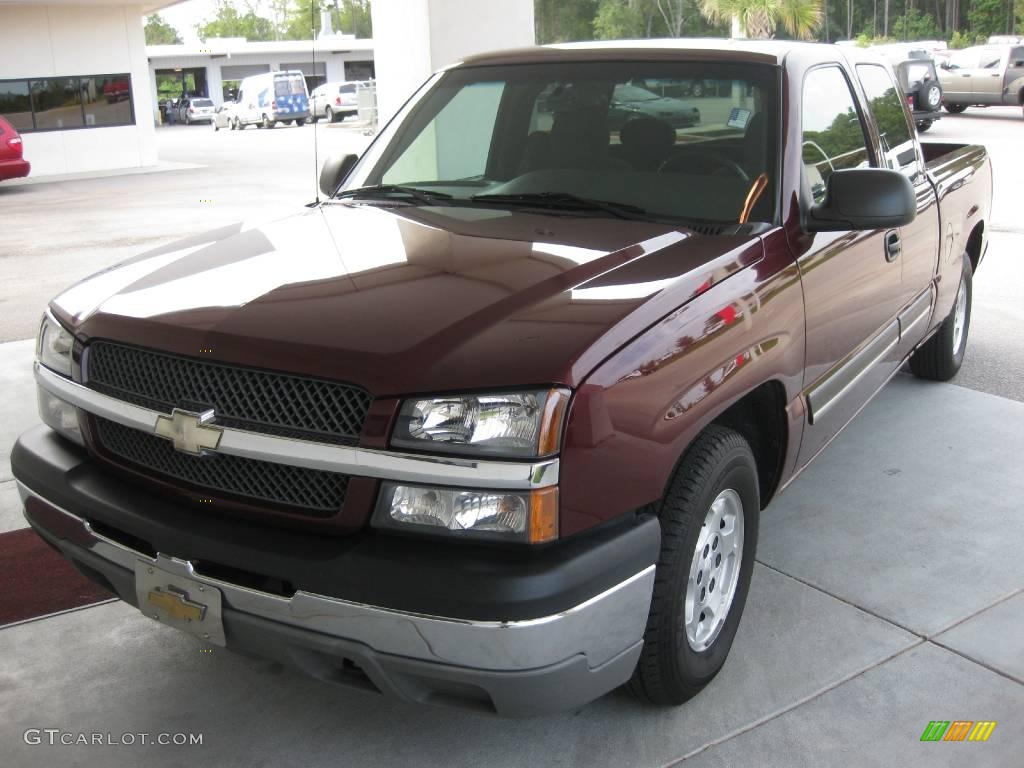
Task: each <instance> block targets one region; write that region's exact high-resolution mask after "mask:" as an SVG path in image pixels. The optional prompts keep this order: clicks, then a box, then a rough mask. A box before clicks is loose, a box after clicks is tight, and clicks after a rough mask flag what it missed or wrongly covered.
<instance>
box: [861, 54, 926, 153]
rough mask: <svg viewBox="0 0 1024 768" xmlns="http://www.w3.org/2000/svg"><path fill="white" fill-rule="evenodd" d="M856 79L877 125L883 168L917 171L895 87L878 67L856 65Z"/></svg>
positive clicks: (906, 124) (898, 95) (904, 116)
mask: <svg viewBox="0 0 1024 768" xmlns="http://www.w3.org/2000/svg"><path fill="white" fill-rule="evenodd" d="M857 75H858V76H859V77H860V82H861V85H863V86H864V93H865V95H867V97H868V108H869V109H870V110H871V114H872V116H874V118H875V123H876V124H877V125H878V134H879V137H880V138H881V140H882V153H883V156H884V157H883V159H884V162H885V164H886V165H887V166H888V167H889V168H892V169H893V170H894V171H908V172H914V171H916V170H917V149H916V147H915V146H914V138H913V132H912V131H911V128H910V123H909V122H908V121H907V113H906V110H904V109H903V100H902V99H901V98H900V94H899V92H898V91H897V90H896V83H895V82H894V81H893V79H892V77H891V76H890V75H889V72H888V71H887V70H886V68H885V67H883V66H881V65H879V64H861V65H858V67H857Z"/></svg>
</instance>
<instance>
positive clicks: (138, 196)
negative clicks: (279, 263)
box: [0, 110, 1024, 768]
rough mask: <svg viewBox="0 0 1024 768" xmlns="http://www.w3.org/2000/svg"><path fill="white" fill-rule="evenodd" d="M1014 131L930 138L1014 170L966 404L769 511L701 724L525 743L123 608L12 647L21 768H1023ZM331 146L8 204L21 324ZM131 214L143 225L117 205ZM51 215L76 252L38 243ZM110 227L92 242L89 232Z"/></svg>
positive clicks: (577, 722)
mask: <svg viewBox="0 0 1024 768" xmlns="http://www.w3.org/2000/svg"><path fill="white" fill-rule="evenodd" d="M1005 112H1006V115H1004V114H1003V111H1001V110H987V111H985V112H978V115H979V116H978V117H975V116H973V115H972V114H971V111H968V113H967V114H966V116H962V117H957V118H949V119H946V120H943V121H942V122H940V123H939V124H937V125H936V126H935V128H933V132H934V136H935V138H936V139H941V138H960V137H966V138H968V139H970V140H979V137H981V138H985V139H986V140H988V141H989V143H990V145H991V148H992V151H993V153H994V155H995V156H996V159H997V162H996V184H997V189H996V194H997V196H998V197H997V209H996V215H995V221H994V225H995V229H996V232H995V233H994V235H993V238H992V247H991V249H990V252H989V254H988V256H987V257H986V261H985V263H984V265H983V268H982V269H981V270H980V272H979V274H978V277H977V279H976V282H975V302H976V304H975V316H974V324H973V327H972V332H971V347H970V350H969V352H968V356H967V360H966V362H965V365H964V369H963V371H962V372H961V374H960V376H959V377H958V379H957V383H958V384H960V385H961V386H958V385H957V384H926V383H922V382H919V381H916V380H915V379H913V378H911V377H909V376H907V375H900V376H897V378H896V379H895V380H894V381H893V383H892V384H891V385H890V386H889V387H888V388H887V389H886V390H885V391H884V392H883V393H882V394H881V395H880V396H879V398H878V399H877V400H876V401H875V402H874V403H873V404H872V405H871V406H870V407H868V408H867V409H866V410H865V411H864V412H863V413H862V414H861V416H859V417H858V419H857V420H856V421H855V422H854V423H853V424H852V425H851V426H850V428H849V429H848V430H847V431H846V433H845V434H844V435H843V436H842V437H841V438H840V439H838V440H837V441H836V442H835V443H834V444H833V445H832V446H831V447H830V448H829V449H828V450H827V451H826V452H825V453H824V454H823V455H822V456H821V457H820V458H819V459H818V460H817V462H816V463H815V464H814V465H813V466H812V467H811V468H810V469H809V470H808V471H807V472H805V473H804V475H803V476H801V477H800V478H799V479H798V480H797V481H796V482H795V483H794V484H793V486H792V487H791V488H790V489H789V490H788V491H787V492H786V493H785V494H783V495H782V496H781V497H780V498H778V499H777V500H776V501H775V502H774V503H773V504H772V506H771V507H770V508H769V509H768V510H766V512H765V514H764V516H763V520H762V526H761V541H760V549H759V558H758V560H759V564H758V565H757V567H756V570H755V572H754V577H753V582H752V586H751V591H750V596H749V599H748V606H747V612H746V614H745V616H744V618H743V621H742V623H741V625H740V629H739V633H738V635H737V639H736V644H735V646H734V648H733V652H732V654H731V656H730V659H729V661H728V662H727V664H726V666H725V668H724V670H723V672H722V673H721V675H720V676H719V677H718V678H717V679H716V680H715V681H714V682H713V683H712V684H711V686H709V688H708V689H707V690H705V691H704V692H703V693H702V694H701V695H700V696H698V697H697V698H696V699H694V700H693V701H691V702H690V703H689V704H687V705H685V706H683V707H680V708H676V709H656V708H652V707H648V706H643V705H640V704H638V703H637V702H635V701H633V700H632V699H631V698H630V697H629V696H628V695H626V694H625V693H623V692H621V691H617V692H614V693H612V694H611V695H609V696H606V697H605V698H603V699H602V700H599V701H597V702H595V703H593V704H591V705H590V706H588V707H586V708H584V709H583V710H582V711H580V712H576V713H569V714H566V715H562V716H559V717H553V718H547V719H537V720H526V721H505V720H497V719H492V718H484V717H480V716H476V715H472V714H465V713H462V712H455V711H449V710H444V709H435V708H426V707H416V706H410V705H406V704H403V703H400V702H394V701H390V700H387V699H383V698H379V697H376V696H373V695H371V694H365V693H361V692H354V691H348V690H344V689H337V688H332V687H329V686H326V685H324V684H321V683H319V682H316V681H313V680H309V679H305V678H303V677H300V676H297V675H294V674H292V673H291V672H289V671H287V670H284V669H282V668H281V667H280V666H278V665H276V664H273V663H269V662H265V661H259V660H250V659H247V658H242V657H239V656H235V655H233V654H229V653H225V652H222V651H220V650H214V651H213V652H212V653H207V652H204V650H203V649H201V648H200V647H199V645H198V644H197V643H196V642H194V641H193V640H192V639H190V638H188V637H186V636H183V635H180V634H177V633H175V632H173V631H171V630H167V629H166V628H164V627H162V626H160V625H158V624H156V623H155V622H152V621H150V620H148V619H145V618H143V617H142V616H141V614H139V613H137V612H136V611H135V610H133V609H131V608H129V607H128V606H125V605H123V604H120V603H108V604H103V605H99V606H94V607H91V608H86V609H82V610H78V611H74V612H71V613H66V614H63V615H59V616H54V617H49V618H44V619H39V620H35V621H32V622H29V623H25V624H21V625H16V626H9V627H6V628H3V629H0V687H2V690H3V692H4V693H3V697H2V698H0V745H2V749H3V754H4V764H5V765H11V766H28V765H48V766H61V765H75V764H85V765H93V764H95V765H139V764H145V765H153V766H164V765H168V766H170V765H180V764H183V763H186V762H196V763H202V764H207V765H217V766H221V765H223V766H234V765H237V766H253V765H274V766H278V765H296V766H317V765H324V766H326V765H346V766H348V765H352V766H409V765H414V766H446V767H447V766H481V765H487V766H495V767H498V766H519V765H531V766H546V765H560V766H561V765H572V766H581V767H586V768H596V767H598V766H667V765H674V764H676V763H678V762H680V761H683V760H685V761H686V764H687V765H690V764H691V763H692V764H693V765H696V766H704V765H715V766H719V765H721V766H736V765H751V766H799V765H807V766H828V765H834V766H848V765H858V766H859V765H915V766H916V765H920V766H934V765H940V766H941V765H951V766H952V765H963V764H967V763H969V764H971V765H975V766H1011V765H1021V764H1022V758H1021V755H1024V727H1022V724H1024V661H1022V660H1024V558H1022V557H1021V553H1022V552H1024V515H1022V511H1021V504H1020V499H1021V498H1022V497H1024V473H1021V471H1020V463H1021V462H1020V456H1022V455H1024V402H1019V401H1024V395H1022V385H1021V373H1022V371H1024V356H1022V355H1021V344H1022V342H1021V340H1020V338H1019V337H1018V336H1017V334H1018V333H1019V329H1020V328H1021V327H1022V325H1021V321H1022V320H1024V318H1022V317H1021V314H1020V313H1021V310H1020V309H1019V306H1020V305H1019V299H1016V295H1017V294H1018V292H1019V288H1018V286H1019V285H1021V279H1020V278H1021V276H1022V272H1021V270H1022V268H1021V260H1020V258H1019V254H1020V253H1021V252H1022V250H1024V248H1022V246H1024V236H1022V235H1024V229H1022V228H1021V225H1019V224H1017V223H1016V222H1015V221H1014V218H1013V205H1014V204H1015V201H1016V200H1017V199H1018V198H1019V195H1018V194H1017V191H1016V190H1015V189H1014V181H1013V180H1014V179H1015V178H1016V179H1019V178H1020V177H1021V176H1020V173H1019V170H1020V169H1021V168H1020V164H1021V162H1022V161H1021V159H1020V158H1019V156H1018V155H1017V154H1015V153H1016V146H1015V145H1016V143H1017V142H1018V138H1017V137H1019V132H1020V130H1021V125H1020V117H1019V111H1016V110H1013V111H1012V118H1011V117H1010V112H1011V111H1010V110H1006V111H1005ZM334 130H335V129H328V130H327V131H324V133H325V134H326V135H328V136H329V137H331V138H332V139H334V140H336V141H337V143H338V144H341V143H342V142H352V143H355V142H357V141H359V140H360V138H359V137H358V135H352V134H351V133H341V132H339V133H338V135H337V137H335V136H334V133H333V132H334ZM311 135H312V133H311V131H309V130H305V133H303V132H302V130H300V129H290V131H289V129H284V130H281V131H280V132H278V133H271V134H269V135H268V134H265V133H264V132H260V133H259V134H257V133H256V132H255V131H251V130H250V131H249V132H248V133H246V134H241V135H238V134H224V133H220V134H216V135H214V134H212V132H208V129H203V128H192V129H188V128H184V127H181V128H176V129H168V130H166V131H162V132H161V136H160V139H161V142H162V145H163V156H164V157H165V159H170V160H176V161H179V162H193V163H196V162H198V163H201V164H203V165H204V166H205V167H203V168H200V169H195V170H191V171H173V172H166V173H160V174H153V175H149V176H132V177H119V178H117V179H105V180H94V181H74V182H61V183H59V184H40V185H36V186H29V187H23V188H20V190H19V191H18V192H16V193H14V194H13V195H11V197H10V199H14V200H15V201H16V203H15V204H16V205H23V207H22V208H19V209H16V210H17V211H18V215H17V216H16V218H15V225H14V231H15V233H16V236H17V238H18V239H17V240H15V241H11V240H10V238H11V237H12V235H11V230H10V229H7V228H5V231H4V234H3V235H2V237H5V238H8V247H3V244H2V243H0V259H3V261H0V264H2V265H3V269H4V270H5V272H4V275H5V280H4V281H3V282H2V283H0V302H3V303H2V304H0V309H2V310H3V311H2V312H0V314H2V315H5V316H6V319H5V320H3V321H2V325H0V328H3V329H4V332H5V333H6V334H8V335H7V338H10V339H18V338H25V337H26V336H30V335H31V334H32V333H34V331H35V325H36V317H37V316H38V314H39V311H40V309H41V307H42V305H43V302H44V301H45V296H46V294H48V293H52V292H53V290H54V289H55V288H56V284H57V283H59V282H62V281H65V280H69V279H73V278H74V277H77V276H78V275H79V274H83V273H84V272H86V271H91V270H92V269H95V268H98V267H102V266H104V265H106V264H107V263H111V262H113V261H115V260H117V259H119V258H122V257H123V256H124V255H127V254H128V253H130V252H132V251H133V250H137V249H138V248H139V247H140V246H142V247H145V246H147V245H150V244H154V245H155V244H159V243H160V242H161V240H162V239H164V238H166V239H170V238H171V237H173V235H174V234H175V233H176V232H180V231H186V230H187V229H188V228H189V227H191V226H193V225H202V226H216V225H217V224H219V223H223V222H224V221H226V220H230V218H229V217H235V216H237V215H238V214H239V213H252V214H255V215H260V216H262V215H269V214H270V213H281V212H283V211H284V210H285V209H287V208H288V207H289V206H291V205H294V204H295V203H298V202H303V201H305V200H306V199H307V198H308V197H309V196H310V187H311V183H310V182H309V181H308V179H306V178H305V176H304V174H303V175H300V174H299V173H298V172H297V171H296V170H295V168H294V167H293V164H291V163H289V162H288V160H287V158H288V157H289V153H295V154H296V156H299V155H301V152H304V151H305V150H304V149H302V147H304V146H305V145H304V144H303V145H300V141H299V140H300V138H301V139H302V140H303V141H305V139H306V138H307V137H310V136H311ZM253 137H257V138H253ZM930 137H931V134H930ZM972 137H973V138H972ZM222 139H223V140H225V141H221V140H222ZM214 140H216V141H217V142H221V143H220V144H212V143H211V142H212V141H214ZM275 141H280V142H282V144H281V145H280V146H278V145H275V144H272V142H275ZM231 142H235V143H231ZM242 142H249V143H248V144H243V143H242ZM284 142H294V144H284ZM211 147H212V149H211ZM252 153H255V154H257V156H258V158H262V161H263V162H266V163H267V166H266V167H262V168H261V167H260V166H259V163H258V160H257V159H254V158H252V157H250V154H252ZM309 154H310V158H309V160H310V164H311V162H312V160H311V149H310V150H309ZM222 157H223V158H224V159H223V160H222V159H221V158H222ZM273 158H277V159H273ZM303 162H305V160H303ZM275 163H277V165H275ZM276 169H279V170H276ZM200 179H202V180H203V183H209V184H210V185H211V186H210V189H211V192H210V199H211V200H213V201H214V202H212V203H210V204H209V205H207V204H205V203H201V202H198V200H199V199H200V198H199V193H198V192H197V190H196V187H195V186H194V185H195V183H197V182H198V180H200ZM270 179H274V185H273V186H270V185H269V180H270ZM225 189H226V190H228V193H227V194H226V195H225V194H224V193H223V190H225ZM7 194H9V193H7V192H0V205H4V204H5V203H6V202H7V201H8V198H7V197H5V195H7ZM203 194H205V193H203ZM190 196H191V197H190ZM115 198H116V199H123V200H124V201H125V203H124V205H125V207H124V208H123V209H116V208H110V209H108V207H107V206H112V205H113V202H112V201H113V200H114V199H115ZM193 198H195V199H196V200H197V201H196V202H193ZM90 201H91V202H90ZM98 201H102V202H101V203H100V205H101V209H100V210H96V206H97V204H98ZM218 201H223V202H218ZM44 205H45V206H51V207H47V208H43V207H42V206H44ZM6 210H7V209H5V211H6ZM54 211H56V212H57V213H64V214H65V215H66V216H67V219H66V221H67V228H68V231H64V229H65V228H56V227H46V226H43V225H42V222H44V221H50V220H52V218H51V217H52V216H54V215H55V214H54ZM122 211H123V212H122ZM90 221H92V222H94V223H93V225H92V226H93V229H94V231H95V233H96V234H95V237H92V236H90V237H85V236H83V235H81V234H79V233H81V232H82V231H83V227H85V226H86V225H87V224H88V223H89V222H90ZM145 222H149V224H148V225H146V224H145ZM122 225H123V226H122ZM111 238H113V239H111ZM136 241H137V242H136ZM12 243H13V245H14V246H15V251H14V258H15V261H14V262H11V261H9V260H8V259H9V254H10V253H11V251H10V250H9V248H10V246H11V245H12ZM12 264H14V265H16V269H13V268H12V269H11V270H8V267H9V266H10V265H12ZM8 277H11V278H13V279H14V280H15V282H14V283H11V282H9V281H8V279H7V278H8ZM12 286H14V287H12ZM12 307H16V308H17V311H16V313H11V311H10V308H12ZM1010 331H1012V332H1013V333H1009V332H1010ZM19 334H20V335H19ZM31 356H32V344H31V341H13V342H12V343H7V344H0V385H2V386H3V391H4V393H5V394H6V395H7V396H6V397H5V398H3V399H2V400H0V452H2V453H3V456H2V457H0V523H2V525H3V527H2V528H0V530H4V529H7V530H10V529H11V528H15V527H20V526H21V525H23V522H22V521H21V520H20V517H19V514H18V510H17V503H16V496H15V494H14V491H13V483H11V482H10V481H9V477H10V475H9V469H8V467H7V461H6V456H7V452H8V451H9V447H10V441H11V440H13V437H14V435H15V434H16V433H17V432H18V431H20V430H21V429H22V428H24V427H25V426H27V425H29V424H31V423H33V422H34V421H35V416H34V404H33V402H32V394H33V390H32V386H31V382H30V381H29V378H28V375H27V371H28V366H29V363H30V360H31ZM5 479H7V482H4V480H5ZM2 554H3V553H2V552H0V556H2ZM0 586H2V585H0ZM932 720H949V721H954V720H992V721H996V722H997V723H998V725H997V726H996V728H995V730H994V731H993V733H992V735H991V737H990V739H989V740H988V741H987V742H985V743H966V742H965V743H944V742H938V743H922V742H921V741H920V737H921V735H922V732H923V731H924V730H925V727H926V726H927V725H928V723H929V721H932ZM28 728H40V729H42V728H58V729H61V730H62V731H66V732H71V733H75V734H77V733H80V732H84V733H89V734H91V733H94V732H95V733H103V734H107V733H109V734H112V736H113V737H115V738H120V736H121V734H126V733H133V734H134V733H140V732H147V733H150V734H153V735H154V736H155V734H158V733H161V732H172V733H177V732H186V733H202V734H203V743H202V745H201V746H141V745H139V744H138V743H136V744H134V745H132V746H109V745H95V746H48V745H46V744H41V745H31V744H27V743H25V740H24V738H23V733H24V732H25V730H26V729H28Z"/></svg>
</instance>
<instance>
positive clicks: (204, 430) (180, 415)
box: [153, 408, 224, 456]
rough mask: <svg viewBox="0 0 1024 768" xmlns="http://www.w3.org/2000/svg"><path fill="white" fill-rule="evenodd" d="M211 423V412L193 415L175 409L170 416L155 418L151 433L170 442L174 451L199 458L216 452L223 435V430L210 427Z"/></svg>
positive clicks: (192, 413) (189, 412) (190, 412)
mask: <svg viewBox="0 0 1024 768" xmlns="http://www.w3.org/2000/svg"><path fill="white" fill-rule="evenodd" d="M211 421H213V410H209V411H203V412H201V413H194V412H192V411H182V410H179V409H178V408H175V409H174V410H173V411H171V415H170V416H157V419H156V425H155V427H154V428H153V433H154V434H155V435H156V436H157V437H162V438H164V439H165V440H170V441H171V442H172V443H173V444H174V450H176V451H181V452H182V453H188V454H191V455H193V456H200V455H202V453H203V451H214V450H216V449H217V446H218V445H220V438H221V436H222V435H223V434H224V430H223V429H220V428H219V427H214V426H210V424H209V422H211Z"/></svg>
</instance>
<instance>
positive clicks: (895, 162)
mask: <svg viewBox="0 0 1024 768" xmlns="http://www.w3.org/2000/svg"><path fill="white" fill-rule="evenodd" d="M857 77H858V78H859V79H860V84H861V87H863V89H864V95H865V97H866V99H867V107H868V111H869V112H870V114H871V116H872V117H873V118H874V124H875V128H876V131H877V137H878V138H877V141H878V146H877V154H878V155H879V158H880V161H881V162H880V165H881V166H882V167H886V168H890V169H892V170H894V171H899V172H900V173H902V174H903V175H904V176H906V177H907V178H908V179H910V183H911V184H913V185H914V192H915V195H916V197H917V218H916V219H914V221H912V222H911V223H910V224H908V225H906V226H904V227H900V228H899V230H898V235H899V252H898V255H897V257H896V258H897V260H898V261H899V264H900V278H901V280H900V283H901V285H900V303H901V307H900V321H901V322H900V348H901V349H904V350H906V351H909V349H910V347H912V346H913V345H914V344H916V343H917V342H918V341H920V340H921V336H922V334H923V333H924V331H925V329H926V327H927V318H926V317H924V314H923V313H927V310H929V309H930V307H931V299H932V291H931V287H932V279H933V278H934V276H935V273H936V270H937V267H938V258H939V207H938V202H937V200H936V197H935V189H934V188H933V187H932V184H931V181H929V179H928V176H927V175H926V173H925V163H924V156H923V155H922V153H921V151H920V144H919V143H918V141H917V139H916V136H915V132H914V128H913V126H912V124H911V122H910V116H909V115H908V114H907V111H906V109H905V107H904V104H903V99H901V98H900V93H901V91H900V90H899V86H898V85H897V84H896V81H895V80H893V78H892V75H891V74H890V72H889V70H888V69H887V68H886V67H884V66H883V65H881V64H858V65H857ZM911 321H916V324H915V325H914V326H913V327H911V326H910V323H911Z"/></svg>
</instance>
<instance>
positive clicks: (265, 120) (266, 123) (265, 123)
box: [262, 115, 277, 130]
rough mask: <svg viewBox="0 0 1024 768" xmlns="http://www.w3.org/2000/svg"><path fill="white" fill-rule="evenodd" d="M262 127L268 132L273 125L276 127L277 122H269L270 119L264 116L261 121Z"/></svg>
mask: <svg viewBox="0 0 1024 768" xmlns="http://www.w3.org/2000/svg"><path fill="white" fill-rule="evenodd" d="M262 125H263V127H264V128H266V129H267V130H270V129H271V128H273V127H274V126H275V125H277V121H276V120H271V119H270V118H269V117H267V116H266V115H264V116H263V121H262Z"/></svg>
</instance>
